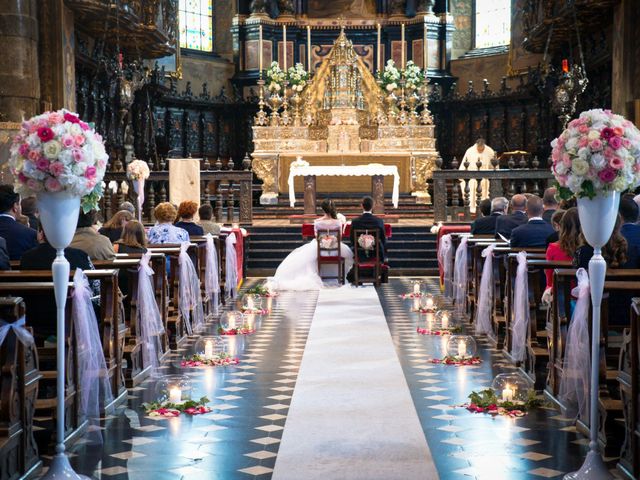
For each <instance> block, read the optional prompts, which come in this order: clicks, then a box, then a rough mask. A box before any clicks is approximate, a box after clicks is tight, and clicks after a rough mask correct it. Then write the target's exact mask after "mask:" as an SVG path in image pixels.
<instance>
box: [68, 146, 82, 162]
mask: <svg viewBox="0 0 640 480" xmlns="http://www.w3.org/2000/svg"><path fill="white" fill-rule="evenodd" d="M71 155H73V159H74V160H75V161H76V162H81V161H82V160H84V152H83V151H82V150H80V149H79V148H74V149H73V150H71Z"/></svg>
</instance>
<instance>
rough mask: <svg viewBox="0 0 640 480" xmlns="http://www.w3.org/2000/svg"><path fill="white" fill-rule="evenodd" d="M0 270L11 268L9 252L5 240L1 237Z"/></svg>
mask: <svg viewBox="0 0 640 480" xmlns="http://www.w3.org/2000/svg"><path fill="white" fill-rule="evenodd" d="M0 270H11V264H10V263H9V252H7V242H6V241H5V239H4V238H2V237H0Z"/></svg>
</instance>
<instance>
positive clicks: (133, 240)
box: [116, 220, 147, 253]
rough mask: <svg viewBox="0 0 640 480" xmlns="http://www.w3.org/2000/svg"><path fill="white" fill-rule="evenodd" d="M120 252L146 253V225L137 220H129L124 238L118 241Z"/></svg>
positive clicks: (123, 233)
mask: <svg viewBox="0 0 640 480" xmlns="http://www.w3.org/2000/svg"><path fill="white" fill-rule="evenodd" d="M116 246H117V248H118V253H146V252H147V234H146V233H145V231H144V226H143V225H142V224H141V223H140V222H139V221H137V220H131V221H129V222H127V224H126V225H125V226H124V230H123V231H122V238H120V240H118V241H117V242H116Z"/></svg>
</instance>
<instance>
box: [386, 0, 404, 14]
mask: <svg viewBox="0 0 640 480" xmlns="http://www.w3.org/2000/svg"><path fill="white" fill-rule="evenodd" d="M406 11H407V2H406V1H405V0H389V14H390V15H406Z"/></svg>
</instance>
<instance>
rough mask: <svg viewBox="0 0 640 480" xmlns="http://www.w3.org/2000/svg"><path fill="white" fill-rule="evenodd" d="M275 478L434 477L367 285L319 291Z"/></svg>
mask: <svg viewBox="0 0 640 480" xmlns="http://www.w3.org/2000/svg"><path fill="white" fill-rule="evenodd" d="M272 478H273V480H289V479H290V480H316V479H317V480H356V479H363V480H365V479H366V480H394V479H398V480H413V479H416V480H418V479H420V480H431V479H437V478H438V473H437V470H436V468H435V465H434V463H433V459H432V457H431V452H430V451H429V447H428V446H427V442H426V440H425V437H424V432H423V430H422V427H421V425H420V421H419V419H418V415H417V413H416V409H415V407H414V405H413V401H412V399H411V394H410V393H409V387H408V386H407V382H406V380H405V378H404V374H403V372H402V367H401V366H400V362H399V361H398V357H397V355H396V351H395V348H394V346H393V342H392V339H391V334H390V333H389V328H388V327H387V323H386V320H385V317H384V313H383V310H382V306H381V305H380V301H379V299H378V295H377V294H376V291H375V290H374V289H373V288H372V287H366V288H352V287H349V286H347V287H342V288H339V289H333V290H321V291H320V296H319V297H318V305H317V307H316V312H315V315H314V317H313V322H312V324H311V330H310V332H309V337H308V339H307V345H306V348H305V351H304V356H303V358H302V364H301V366H300V372H299V374H298V380H297V382H296V387H295V390H294V393H293V398H292V401H291V407H290V408H289V414H288V416H287V421H286V424H285V429H284V432H283V435H282V442H281V444H280V448H279V451H278V456H277V458H276V464H275V470H274V472H273V477H272Z"/></svg>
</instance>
